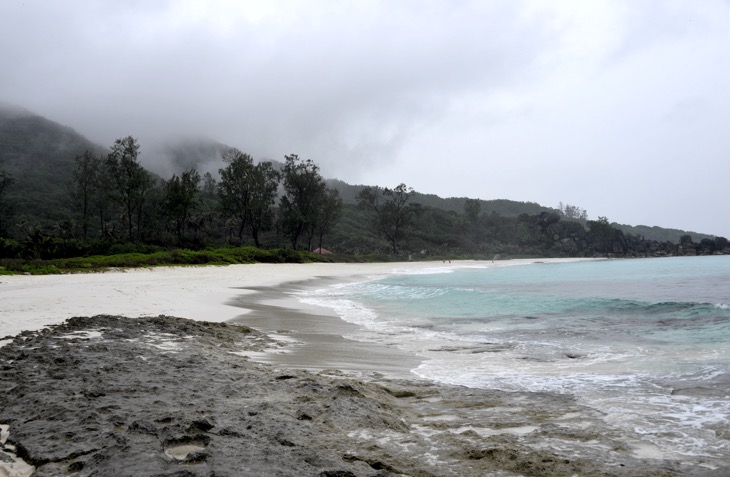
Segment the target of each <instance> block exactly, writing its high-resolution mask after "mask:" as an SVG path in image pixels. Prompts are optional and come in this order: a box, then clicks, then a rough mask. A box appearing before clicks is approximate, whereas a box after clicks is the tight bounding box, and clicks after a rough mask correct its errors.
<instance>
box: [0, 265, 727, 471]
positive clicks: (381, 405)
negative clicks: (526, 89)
mask: <svg viewBox="0 0 730 477" xmlns="http://www.w3.org/2000/svg"><path fill="white" fill-rule="evenodd" d="M531 261H533V260H530V261H524V262H523V261H518V260H510V261H503V262H496V263H492V262H479V263H478V264H479V265H480V266H509V265H517V264H520V263H528V262H531ZM475 264H476V262H455V263H454V264H448V263H443V262H408V263H381V264H321V263H320V264H255V265H235V266H228V267H175V268H155V269H149V270H148V269H141V270H124V271H122V270H119V271H111V272H106V273H93V274H78V275H60V276H39V277H35V276H10V277H0V303H2V306H1V307H0V344H1V345H3V346H2V347H0V358H1V359H2V361H0V363H2V366H3V369H2V372H1V373H0V384H1V385H2V389H1V390H0V404H1V406H0V409H1V410H0V426H4V427H2V428H1V429H2V430H3V432H2V434H3V437H2V440H1V442H2V445H3V452H2V453H1V454H0V457H2V458H0V475H11V476H21V475H33V474H32V472H35V474H34V475H96V474H95V473H97V474H98V475H213V474H215V475H317V476H352V475H354V476H375V475H379V476H386V475H434V476H436V475H464V476H469V475H473V476H478V475H479V476H485V475H494V476H513V475H530V476H532V475H535V476H537V475H541V476H543V475H544V476H549V475H556V476H557V475H597V474H599V473H600V474H601V475H617V476H618V475H631V476H639V475H642V476H643V475H646V476H649V475H651V476H656V475H666V476H673V475H696V476H701V475H706V476H710V475H726V474H723V473H721V472H722V471H723V469H717V468H715V467H713V466H703V465H697V463H696V462H682V461H674V460H665V459H662V458H657V456H652V455H650V454H649V453H644V454H642V453H641V452H638V451H637V447H636V446H630V445H628V444H627V443H626V442H624V441H623V440H622V439H623V436H622V435H620V434H619V433H617V432H616V431H615V430H614V429H613V428H612V427H611V426H610V425H608V424H606V423H605V422H603V420H602V418H601V415H600V413H597V412H596V411H595V410H592V409H588V408H585V407H583V406H580V405H579V404H576V403H575V402H574V401H573V400H572V399H571V398H570V396H566V395H554V394H550V393H526V392H503V391H496V390H484V389H470V388H465V387H460V386H447V385H439V384H436V383H432V382H429V381H426V380H423V379H418V378H417V376H415V375H413V374H412V373H411V372H410V371H411V370H412V369H414V368H416V367H417V366H418V365H419V364H420V363H421V360H422V358H421V357H419V356H412V355H409V354H407V353H405V352H404V351H402V350H400V349H398V348H397V347H396V346H383V345H376V344H373V343H365V342H354V341H351V340H347V339H345V338H343V336H348V335H349V334H350V331H351V330H352V327H354V326H356V325H353V324H351V323H346V322H344V321H342V320H340V319H339V318H338V317H337V316H336V315H335V314H334V313H333V311H332V310H329V309H325V308H321V307H317V306H312V305H305V304H303V303H301V302H299V301H298V300H297V298H296V296H295V294H296V293H297V292H298V291H301V290H303V289H307V288H310V289H313V288H322V287H326V286H328V285H331V284H335V283H341V282H346V281H357V280H364V279H368V278H373V277H377V276H382V275H386V274H391V273H393V272H398V271H400V272H402V271H414V270H419V269H422V270H423V269H429V268H438V267H449V266H451V267H459V266H473V265H475ZM73 317H88V318H74V319H72V320H70V321H68V322H66V320H67V319H69V318H73ZM129 318H134V319H129ZM64 322H65V323H64ZM3 456H5V457H3ZM24 465H25V466H27V467H24ZM31 468H32V469H33V470H28V469H31ZM244 469H245V470H246V471H245V472H243V470H244ZM3 472H4V474H3Z"/></svg>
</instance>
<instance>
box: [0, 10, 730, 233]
mask: <svg viewBox="0 0 730 477" xmlns="http://www.w3.org/2000/svg"><path fill="white" fill-rule="evenodd" d="M728 18H729V13H728V6H727V2H724V1H720V0H708V1H704V2H681V1H677V2H672V1H670V2H668V1H663V0H648V1H643V2H633V1H630V0H623V1H591V2H583V1H579V0H574V1H473V2H472V1H459V2H416V1H408V0H406V1H399V2H385V1H370V2H357V3H354V4H352V3H333V2H320V1H312V2H306V3H305V2H295V1H272V2H265V4H262V2H233V1H212V2H202V1H192V0H190V1H182V2H141V1H122V2H114V4H106V2H104V3H96V2H84V1H69V2H63V3H62V4H61V3H58V4H56V3H55V2H53V3H49V2H41V1H39V0H36V1H25V2H16V1H10V2H3V4H2V6H0V45H2V47H3V51H4V52H5V53H4V57H5V58H4V65H5V66H4V73H3V75H0V99H1V100H4V101H8V102H11V103H13V104H17V105H19V106H22V107H24V108H27V109H29V110H32V111H33V112H36V113H38V114H41V115H43V116H46V117H48V118H49V119H52V120H54V121H57V122H60V123H62V124H65V125H68V126H71V127H73V128H74V129H76V130H77V131H78V132H80V133H81V134H83V135H85V136H87V137H88V138H89V139H91V140H93V141H95V142H97V143H99V144H100V145H103V146H109V145H111V144H112V143H113V142H114V140H115V139H116V138H119V137H123V136H127V135H132V136H134V137H136V138H137V139H138V140H139V142H140V145H141V148H142V155H141V161H142V162H143V163H146V164H147V165H148V167H150V169H151V170H154V171H156V172H158V173H160V174H170V173H171V172H175V171H174V169H175V168H176V167H177V165H176V164H173V163H172V162H171V160H170V157H171V156H170V155H169V154H166V153H165V152H164V151H165V150H166V145H171V144H172V145H174V144H176V143H178V142H179V141H180V138H206V139H210V140H211V141H213V142H217V143H219V144H222V145H225V146H230V147H236V148H238V149H241V150H242V151H244V152H247V153H249V154H251V155H253V156H254V157H255V158H257V159H263V158H267V159H275V160H282V159H283V157H284V155H285V154H291V153H296V154H299V155H300V156H301V157H305V158H308V159H312V160H314V161H315V162H317V164H319V165H320V167H321V170H322V173H323V175H325V176H326V177H331V178H338V179H341V180H345V181H347V182H350V183H362V184H377V185H383V186H394V185H396V184H398V183H400V182H405V183H407V184H408V185H409V186H412V187H414V188H415V189H416V190H418V191H419V192H424V193H433V194H438V195H441V196H468V197H473V198H482V199H497V198H505V199H512V200H524V201H532V202H539V203H541V204H543V205H546V206H551V207H556V206H557V205H558V203H559V202H563V203H570V204H573V205H577V206H580V207H582V208H584V209H587V210H588V213H589V216H590V217H591V218H596V217H597V216H599V215H601V216H607V217H608V218H609V219H610V220H612V221H616V222H619V223H627V224H633V225H636V224H646V225H659V226H663V227H673V228H681V229H686V230H696V231H698V232H703V233H710V234H717V235H724V236H726V237H727V236H730V223H728V221H727V219H725V218H724V217H723V214H722V210H723V207H722V204H724V203H726V202H727V195H726V193H725V191H726V189H727V187H726V182H727V179H726V178H727V177H728V176H730V165H729V164H730V161H728V160H727V158H728V157H730V143H728V141H727V140H726V139H725V136H726V134H727V133H726V132H725V129H726V125H727V124H730V121H729V120H730V117H728V116H729V115H730V107H729V106H730V93H728V91H727V85H728V84H730V62H728V61H727V58H728V53H730V51H728V49H729V46H730V41H729V39H730V36H729V33H728ZM186 140H188V139H186ZM210 168H212V169H213V170H215V168H216V166H215V165H213V164H212V163H211V165H210ZM203 172H205V171H203Z"/></svg>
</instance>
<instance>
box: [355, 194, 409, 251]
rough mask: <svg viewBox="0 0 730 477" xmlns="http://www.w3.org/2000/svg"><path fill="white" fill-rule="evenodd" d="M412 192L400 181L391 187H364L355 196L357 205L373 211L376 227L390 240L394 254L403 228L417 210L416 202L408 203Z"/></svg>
mask: <svg viewBox="0 0 730 477" xmlns="http://www.w3.org/2000/svg"><path fill="white" fill-rule="evenodd" d="M413 193H414V192H413V188H409V187H407V186H406V185H405V184H403V183H401V184H398V185H397V186H396V187H395V188H393V189H388V188H387V187H386V188H385V189H381V188H379V187H366V188H365V189H363V190H362V191H360V194H358V197H357V203H358V205H360V206H361V207H365V208H366V209H369V210H371V211H372V212H374V213H375V217H376V224H377V226H378V229H379V230H380V232H381V233H382V234H383V236H385V238H386V239H387V240H388V241H389V242H390V245H391V247H392V250H393V253H394V254H396V253H398V240H399V239H400V237H401V235H402V233H403V228H404V227H406V226H407V225H408V224H410V222H411V220H412V218H413V216H414V215H416V213H417V212H418V210H419V205H418V204H408V201H409V200H410V198H411V197H412V196H413Z"/></svg>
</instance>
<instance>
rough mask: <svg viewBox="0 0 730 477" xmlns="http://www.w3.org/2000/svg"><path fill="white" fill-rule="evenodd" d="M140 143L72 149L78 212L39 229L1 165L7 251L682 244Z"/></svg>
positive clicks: (537, 252)
mask: <svg viewBox="0 0 730 477" xmlns="http://www.w3.org/2000/svg"><path fill="white" fill-rule="evenodd" d="M139 152H140V146H139V143H138V142H137V140H136V139H135V138H133V137H131V136H128V137H124V138H120V139H117V140H116V141H115V142H114V144H113V145H112V146H111V148H110V149H109V150H108V151H107V152H105V153H93V152H90V151H88V150H87V151H85V152H84V153H83V154H81V155H80V156H78V157H75V160H74V161H73V165H72V166H71V167H70V168H72V169H73V174H72V176H71V179H70V180H69V183H68V187H67V197H68V200H69V202H70V203H72V204H73V212H72V213H71V215H69V216H68V218H64V217H65V215H64V213H60V214H57V215H56V217H60V219H56V218H54V219H53V220H54V222H52V223H51V224H52V225H49V226H47V227H45V228H43V229H41V227H40V226H37V225H36V226H34V225H29V224H27V223H25V224H23V223H22V221H21V223H18V224H14V223H13V222H12V220H10V217H11V216H12V213H13V210H12V209H13V204H12V203H11V201H9V200H7V198H8V195H7V191H8V190H9V189H12V188H13V187H14V186H15V184H16V183H17V182H18V181H20V180H21V178H18V179H17V180H16V178H14V177H12V176H10V175H9V174H8V173H7V172H4V171H3V169H2V167H0V237H10V236H11V234H9V233H8V231H9V230H10V229H11V227H10V225H11V224H12V228H13V232H14V233H13V234H12V235H13V236H14V237H17V238H18V239H17V240H10V239H2V238H0V257H6V258H25V259H27V258H68V257H73V256H83V255H107V254H114V253H125V252H129V251H146V250H151V251H154V250H155V247H157V248H158V249H159V247H162V248H188V249H203V248H207V247H209V246H221V245H224V246H239V245H253V246H254V247H256V248H269V249H271V248H277V249H292V250H308V251H312V250H316V249H317V248H319V249H323V248H325V247H327V246H328V244H329V247H330V248H334V250H335V251H336V252H340V253H342V254H344V255H351V256H355V257H357V256H367V255H370V256H371V257H372V259H381V258H386V255H390V256H399V257H400V258H401V259H405V258H407V257H410V256H413V257H415V256H421V257H426V256H428V257H432V258H433V257H454V258H455V257H472V258H473V257H476V258H492V257H494V256H496V255H500V256H518V255H523V256H525V255H526V256H594V255H597V254H598V255H602V254H613V255H616V256H627V255H631V256H647V255H661V254H672V253H675V252H676V247H675V246H673V245H671V244H664V243H658V242H657V243H654V242H656V241H653V242H652V241H648V240H644V239H643V237H640V236H634V235H632V234H628V233H627V234H623V233H622V232H621V231H620V230H618V229H616V228H615V227H614V224H610V223H609V222H608V219H606V218H605V217H599V218H598V220H595V221H591V220H587V218H588V216H587V212H586V211H585V209H582V208H580V207H577V206H572V205H569V204H562V203H561V204H560V208H559V209H557V210H556V209H548V210H543V211H542V212H540V213H538V214H528V213H521V214H519V215H517V216H505V215H501V214H499V213H497V212H496V211H495V210H491V211H484V210H483V201H480V200H477V199H468V198H467V199H463V209H462V210H460V211H457V210H451V209H449V210H445V209H441V208H437V207H433V206H429V205H423V204H420V203H417V202H416V200H417V199H418V200H419V201H420V199H421V198H423V197H426V198H428V197H427V196H423V195H419V194H416V193H415V191H414V190H413V189H412V188H410V187H408V186H406V185H405V184H403V183H401V184H398V185H397V186H395V187H393V188H388V187H385V188H383V187H362V186H356V187H357V189H356V192H354V193H353V192H352V189H349V192H348V193H350V196H349V197H348V202H347V203H343V200H342V198H341V197H340V193H339V192H338V190H337V189H334V188H331V187H328V186H327V183H326V182H325V181H324V179H323V178H322V176H321V175H320V173H319V167H318V166H317V165H316V164H315V163H314V162H313V161H312V160H309V159H307V160H304V159H302V158H300V157H299V156H298V155H296V154H291V155H287V156H285V157H284V163H283V164H281V163H273V162H266V161H263V162H258V163H255V162H254V159H253V158H252V157H251V156H250V155H248V154H245V153H243V152H241V151H239V150H238V149H229V150H228V151H226V152H225V153H224V154H223V164H224V165H223V167H221V168H220V169H219V170H218V174H217V175H216V176H215V177H214V176H213V175H212V174H211V173H210V172H206V173H203V174H201V173H200V172H199V171H197V170H196V169H195V168H189V169H186V170H184V171H182V172H180V173H179V174H173V175H172V177H170V178H168V179H162V178H159V177H157V176H155V175H153V174H151V173H150V172H148V171H147V170H146V169H145V168H144V167H142V165H141V164H140V163H139ZM0 166H1V165H0ZM59 175H60V171H59ZM345 190H346V191H348V189H345ZM34 200H35V199H34ZM57 209H59V210H60V209H64V207H57ZM46 210H49V214H50V211H53V212H55V211H56V210H55V209H46ZM64 210H65V209H64ZM690 242H691V241H690ZM715 242H717V243H715ZM715 242H713V244H712V246H710V244H709V242H708V244H706V245H707V246H703V247H702V250H699V249H698V250H699V251H698V253H705V252H707V251H709V252H711V253H715V252H716V251H719V250H724V249H725V248H726V245H724V244H725V242H722V241H720V242H718V241H715ZM673 247H674V248H673ZM684 248H686V247H684Z"/></svg>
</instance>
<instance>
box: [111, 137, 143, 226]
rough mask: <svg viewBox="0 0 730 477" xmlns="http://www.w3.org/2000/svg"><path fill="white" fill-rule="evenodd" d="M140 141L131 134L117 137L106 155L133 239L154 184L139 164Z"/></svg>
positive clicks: (115, 190)
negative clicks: (148, 194) (146, 199)
mask: <svg viewBox="0 0 730 477" xmlns="http://www.w3.org/2000/svg"><path fill="white" fill-rule="evenodd" d="M138 156H139V144H138V143H137V140H136V139H135V138H133V137H132V136H127V137H125V138H122V139H117V140H116V141H115V142H114V145H113V146H112V150H111V153H109V156H108V157H107V167H108V168H109V172H110V174H111V177H112V180H113V183H114V192H115V199H116V200H117V202H118V203H119V205H120V206H121V207H122V208H123V209H124V213H125V222H126V225H127V231H128V236H129V240H134V230H135V227H134V224H135V220H134V219H135V216H136V224H137V231H138V232H139V229H140V224H141V221H142V207H143V205H144V201H145V198H146V195H147V192H148V191H149V189H150V188H151V187H152V185H153V181H152V178H151V177H150V175H149V173H148V172H147V171H146V170H145V169H144V168H143V167H142V166H141V165H140V164H139V162H138V160H137V158H138Z"/></svg>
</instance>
